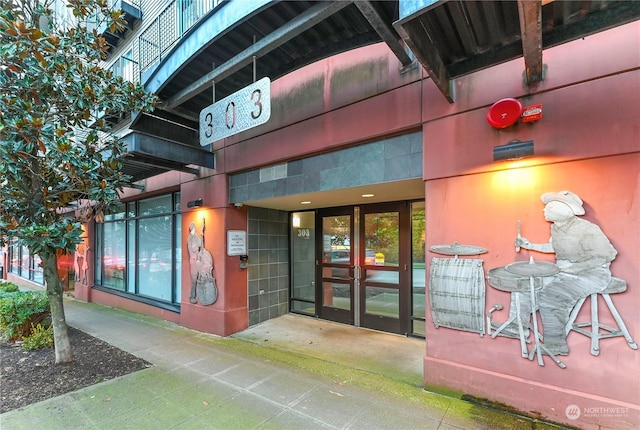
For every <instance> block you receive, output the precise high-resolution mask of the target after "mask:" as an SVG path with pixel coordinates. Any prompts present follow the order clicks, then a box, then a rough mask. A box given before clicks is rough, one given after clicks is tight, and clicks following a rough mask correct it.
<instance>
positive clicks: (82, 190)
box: [0, 0, 155, 363]
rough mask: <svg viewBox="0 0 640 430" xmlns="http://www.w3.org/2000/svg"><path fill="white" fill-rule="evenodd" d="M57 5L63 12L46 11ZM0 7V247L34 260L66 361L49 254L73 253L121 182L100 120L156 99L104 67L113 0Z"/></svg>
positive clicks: (24, 1)
mask: <svg viewBox="0 0 640 430" xmlns="http://www.w3.org/2000/svg"><path fill="white" fill-rule="evenodd" d="M65 3H66V7H67V9H66V10H67V12H68V13H65V12H63V11H62V10H61V9H60V8H58V9H57V10H56V15H55V16H54V13H53V11H52V10H51V9H49V7H48V6H49V5H51V4H53V5H54V6H59V5H65ZM0 4H1V5H2V8H0V88H2V93H0V142H1V144H0V246H2V245H3V244H4V243H5V242H6V241H7V240H10V239H11V238H16V239H18V240H19V243H20V244H22V245H26V246H27V247H28V248H29V251H30V253H31V254H32V255H39V256H40V259H41V261H42V267H43V272H44V279H45V283H46V286H47V294H49V297H50V306H51V310H52V314H53V315H52V320H53V323H54V337H55V353H56V363H60V362H69V361H71V360H72V359H73V356H72V354H71V344H70V342H69V338H68V335H67V326H66V322H65V318H64V306H63V299H62V286H61V282H60V279H59V278H58V276H59V275H58V273H57V269H56V267H57V253H58V250H63V251H74V250H75V248H76V245H77V244H79V243H81V238H80V236H81V234H82V233H83V229H82V222H84V221H88V219H89V217H90V216H93V215H95V216H96V220H98V219H100V218H102V215H103V214H104V211H105V210H106V209H108V208H110V207H112V206H113V205H115V204H116V202H117V201H118V197H119V193H120V192H121V191H122V189H123V187H125V186H127V184H128V183H129V181H130V178H129V177H128V176H126V175H124V174H123V173H122V160H123V157H124V156H125V150H126V148H125V147H124V144H123V143H122V141H121V140H120V139H119V138H118V136H116V135H115V134H114V133H113V130H112V125H111V123H110V121H108V119H109V118H113V117H115V118H120V117H121V116H124V115H125V114H128V113H131V112H134V111H143V112H145V111H149V110H152V109H153V104H154V103H155V96H153V95H152V94H149V93H147V92H146V91H145V90H144V87H143V86H142V85H140V84H139V83H132V82H128V81H125V80H123V79H122V78H121V77H119V76H114V75H113V74H112V73H111V71H110V70H108V69H106V68H105V67H103V63H102V62H103V61H104V60H105V59H106V54H107V51H108V49H109V46H108V45H107V43H106V41H105V39H104V38H103V37H102V36H101V35H100V33H99V32H98V30H97V29H98V28H102V29H104V30H105V31H106V30H108V31H110V32H112V33H116V32H119V31H124V29H125V24H126V22H125V20H124V19H123V17H122V12H121V11H114V10H111V9H110V8H109V4H113V2H111V1H108V0H65V1H64V2H56V3H55V4H54V2H53V1H52V0H0ZM74 207H80V208H83V209H82V210H77V211H75V210H74ZM87 208H89V209H87ZM27 327H28V326H27Z"/></svg>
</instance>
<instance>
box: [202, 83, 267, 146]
mask: <svg viewBox="0 0 640 430" xmlns="http://www.w3.org/2000/svg"><path fill="white" fill-rule="evenodd" d="M270 117H271V80H270V79H269V78H262V79H260V80H259V81H257V82H254V83H253V84H251V85H248V86H246V87H244V88H243V89H241V90H239V91H237V92H235V93H233V94H231V95H230V96H227V97H225V98H224V99H222V100H220V101H218V102H216V103H214V104H212V105H210V106H207V107H206V108H204V109H202V111H200V145H201V146H206V145H209V144H211V143H213V142H215V141H217V140H220V139H224V138H225V137H229V136H231V135H234V134H236V133H240V132H241V131H244V130H248V129H250V128H252V127H256V126H258V125H260V124H264V123H265V122H267V121H269V118H270Z"/></svg>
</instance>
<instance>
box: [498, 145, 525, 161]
mask: <svg viewBox="0 0 640 430" xmlns="http://www.w3.org/2000/svg"><path fill="white" fill-rule="evenodd" d="M532 155H533V140H525V141H519V140H513V141H511V142H509V143H507V144H506V145H500V146H494V147H493V161H500V160H519V159H521V158H525V157H530V156H532Z"/></svg>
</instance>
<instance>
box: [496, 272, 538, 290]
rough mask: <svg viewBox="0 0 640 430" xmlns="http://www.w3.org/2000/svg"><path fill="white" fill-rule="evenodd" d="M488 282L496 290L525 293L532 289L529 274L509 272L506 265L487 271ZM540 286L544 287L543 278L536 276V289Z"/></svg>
mask: <svg viewBox="0 0 640 430" xmlns="http://www.w3.org/2000/svg"><path fill="white" fill-rule="evenodd" d="M487 282H489V285H491V286H492V287H493V288H495V289H496V290H500V291H507V292H510V293H516V292H519V293H525V292H528V291H530V288H531V283H530V280H529V277H528V276H521V275H516V274H513V273H510V272H507V270H506V269H505V268H504V267H496V268H495V269H489V271H488V272H487ZM540 288H542V280H541V279H540V278H535V279H534V289H536V290H538V289H540Z"/></svg>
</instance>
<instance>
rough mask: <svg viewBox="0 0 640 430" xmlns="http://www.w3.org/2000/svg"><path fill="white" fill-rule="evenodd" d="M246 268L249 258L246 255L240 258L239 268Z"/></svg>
mask: <svg viewBox="0 0 640 430" xmlns="http://www.w3.org/2000/svg"><path fill="white" fill-rule="evenodd" d="M247 267H249V256H248V255H241V256H240V268H241V269H246V268H247Z"/></svg>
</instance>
